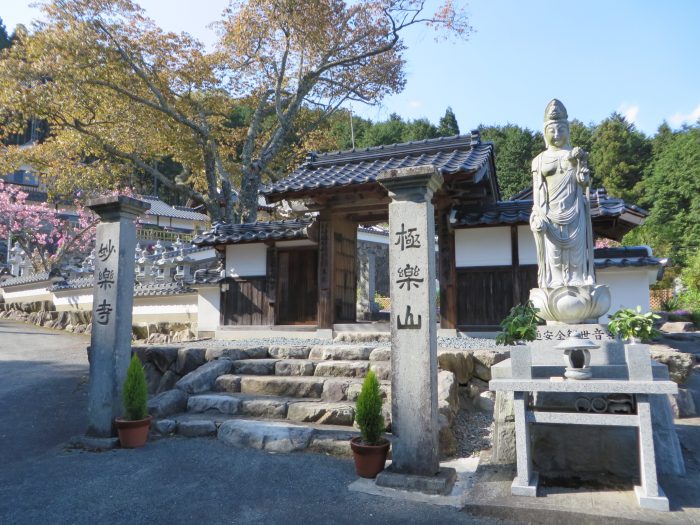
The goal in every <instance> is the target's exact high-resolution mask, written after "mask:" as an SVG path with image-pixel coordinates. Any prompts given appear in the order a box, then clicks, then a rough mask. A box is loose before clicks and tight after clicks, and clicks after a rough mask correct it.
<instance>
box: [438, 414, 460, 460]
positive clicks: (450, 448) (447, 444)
mask: <svg viewBox="0 0 700 525" xmlns="http://www.w3.org/2000/svg"><path fill="white" fill-rule="evenodd" d="M438 424H439V425H440V431H439V433H438V446H439V448H440V457H441V458H444V457H450V456H454V454H455V452H457V438H456V437H455V434H454V431H453V430H452V428H451V427H450V423H449V421H448V420H447V417H445V416H444V415H443V414H438Z"/></svg>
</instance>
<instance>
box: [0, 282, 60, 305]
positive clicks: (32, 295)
mask: <svg viewBox="0 0 700 525" xmlns="http://www.w3.org/2000/svg"><path fill="white" fill-rule="evenodd" d="M2 296H3V297H4V299H5V302H6V303H31V302H34V301H50V300H51V299H52V298H53V296H52V294H51V292H49V291H48V290H47V289H46V283H43V284H42V285H41V288H30V287H24V286H17V287H14V286H13V287H12V288H9V289H4V290H3V291H2Z"/></svg>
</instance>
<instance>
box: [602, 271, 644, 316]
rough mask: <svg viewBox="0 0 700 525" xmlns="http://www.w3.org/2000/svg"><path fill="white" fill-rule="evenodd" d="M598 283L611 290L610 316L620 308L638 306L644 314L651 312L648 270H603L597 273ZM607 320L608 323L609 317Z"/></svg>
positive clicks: (634, 307)
mask: <svg viewBox="0 0 700 525" xmlns="http://www.w3.org/2000/svg"><path fill="white" fill-rule="evenodd" d="M596 281H597V282H598V284H606V285H608V287H609V288H610V297H611V301H610V311H609V312H608V313H609V314H611V313H613V312H615V311H617V310H619V309H620V308H633V309H636V308H637V306H641V307H642V312H648V311H649V269H648V268H644V267H642V268H633V267H627V268H603V269H601V270H597V271H596ZM602 320H603V319H601V321H602ZM605 320H606V322H607V316H606V317H605Z"/></svg>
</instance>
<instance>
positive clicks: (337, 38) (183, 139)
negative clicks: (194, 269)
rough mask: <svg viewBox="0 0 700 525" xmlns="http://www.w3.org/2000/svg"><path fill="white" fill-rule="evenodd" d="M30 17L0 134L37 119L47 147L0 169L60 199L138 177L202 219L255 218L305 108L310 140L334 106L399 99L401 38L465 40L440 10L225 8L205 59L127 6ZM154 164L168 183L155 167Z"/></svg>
mask: <svg viewBox="0 0 700 525" xmlns="http://www.w3.org/2000/svg"><path fill="white" fill-rule="evenodd" d="M43 11H44V18H45V22H39V23H36V24H35V26H34V28H33V30H32V31H31V32H30V31H26V30H23V29H21V28H20V30H18V31H17V41H16V44H15V45H14V46H12V48H10V49H9V50H6V51H4V52H3V53H2V55H1V57H2V59H1V60H2V64H1V66H2V67H0V108H3V109H2V111H3V114H2V117H3V120H4V121H5V122H4V123H5V124H6V126H7V128H8V129H12V126H13V125H14V126H15V128H17V127H20V126H22V125H23V124H24V123H26V120H27V118H30V117H37V118H41V119H46V121H48V123H49V126H50V129H51V135H50V137H49V138H48V140H46V141H44V142H43V143H42V144H40V145H36V146H35V147H33V148H18V147H15V148H7V149H8V151H6V152H5V155H3V156H2V157H3V158H2V161H0V168H1V167H5V168H6V169H7V168H14V167H16V166H17V165H19V164H20V163H31V165H32V166H34V167H35V168H36V169H38V170H39V171H40V172H41V173H43V174H44V175H45V178H46V179H47V180H48V181H49V183H51V184H52V185H53V187H55V188H56V189H57V190H56V191H59V192H67V191H70V190H71V189H74V187H75V186H76V185H79V186H81V187H87V186H92V187H102V188H104V187H109V186H110V185H112V184H113V183H114V182H115V181H117V180H119V179H123V178H124V177H126V176H127V175H128V174H129V172H131V171H133V170H134V169H138V170H140V171H142V172H145V173H148V174H150V175H151V176H153V177H154V178H156V179H157V180H158V181H159V182H160V183H162V184H163V185H165V186H169V187H173V186H176V187H178V188H179V189H180V190H181V191H183V192H185V193H186V194H187V195H189V196H190V197H192V198H194V199H195V200H197V201H199V202H202V203H203V204H204V205H205V206H206V208H207V210H208V213H209V214H210V216H211V217H212V219H214V220H220V219H223V220H241V221H253V220H255V218H256V213H257V195H258V188H259V186H260V183H261V182H262V181H264V180H265V178H266V176H267V175H268V171H269V168H270V166H272V165H273V163H274V160H275V158H276V157H277V156H278V155H279V154H280V151H281V150H282V149H283V147H284V145H285V139H286V138H287V137H288V135H289V133H290V131H291V130H292V129H295V127H296V129H299V126H298V121H299V116H300V114H301V113H302V111H303V109H311V110H315V114H316V115H317V118H316V119H309V120H308V122H305V123H304V129H307V130H312V129H314V126H316V125H318V123H319V122H320V121H322V120H323V119H324V118H327V117H328V116H329V115H331V114H333V113H334V112H335V111H337V110H338V108H340V107H341V105H342V104H343V103H345V102H346V101H357V102H362V103H375V102H377V101H379V100H381V99H382V98H383V97H384V96H386V95H388V94H390V93H395V92H398V91H400V90H401V89H402V88H403V86H404V60H403V52H404V50H405V46H404V44H403V41H402V35H403V33H404V32H405V30H406V29H408V28H409V27H411V26H415V25H418V24H422V25H427V26H432V27H433V28H435V29H436V30H438V35H449V34H456V35H458V36H466V35H468V34H469V32H470V27H469V25H468V23H467V20H466V17H465V15H464V13H463V12H462V11H460V10H459V9H456V8H455V7H454V6H453V5H452V2H451V1H450V0H447V1H445V2H444V3H443V4H442V5H441V6H440V7H439V8H438V9H437V10H435V11H432V12H429V11H428V9H427V8H426V7H425V2H424V1H421V0H370V1H364V2H352V3H346V2H345V1H343V0H246V1H238V0H235V1H233V2H232V3H231V5H230V7H229V9H227V10H226V11H225V12H224V14H223V17H222V19H220V20H219V21H218V23H217V27H218V29H219V33H220V40H219V42H218V44H217V46H216V48H215V49H214V50H212V51H207V50H206V49H205V48H204V46H203V45H202V44H201V43H200V42H198V41H197V40H195V39H193V38H192V37H190V36H189V35H187V34H175V33H169V32H165V31H163V30H161V29H160V28H159V27H158V26H157V25H156V24H155V23H154V22H153V21H152V20H150V19H149V18H148V17H146V16H145V14H144V12H143V10H142V9H141V8H140V7H138V5H136V4H135V3H134V2H132V1H131V0H51V1H48V2H47V3H45V4H44V5H43ZM302 131H303V130H302ZM166 157H167V158H168V159H171V161H172V163H175V164H177V165H178V166H179V167H180V168H179V173H177V174H176V176H175V177H173V176H172V174H170V176H168V175H167V174H165V173H163V172H161V171H160V169H159V159H162V158H166ZM172 163H171V165H172Z"/></svg>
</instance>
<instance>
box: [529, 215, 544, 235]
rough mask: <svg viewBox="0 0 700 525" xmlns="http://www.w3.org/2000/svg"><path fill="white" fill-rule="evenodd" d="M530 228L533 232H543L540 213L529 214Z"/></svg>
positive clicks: (542, 220) (542, 221)
mask: <svg viewBox="0 0 700 525" xmlns="http://www.w3.org/2000/svg"><path fill="white" fill-rule="evenodd" d="M530 229H531V230H532V231H533V232H538V233H539V232H543V231H544V229H545V221H544V219H543V218H542V217H541V216H540V215H538V214H536V213H533V214H532V215H531V216H530Z"/></svg>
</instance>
